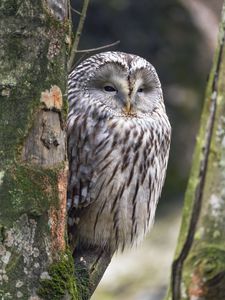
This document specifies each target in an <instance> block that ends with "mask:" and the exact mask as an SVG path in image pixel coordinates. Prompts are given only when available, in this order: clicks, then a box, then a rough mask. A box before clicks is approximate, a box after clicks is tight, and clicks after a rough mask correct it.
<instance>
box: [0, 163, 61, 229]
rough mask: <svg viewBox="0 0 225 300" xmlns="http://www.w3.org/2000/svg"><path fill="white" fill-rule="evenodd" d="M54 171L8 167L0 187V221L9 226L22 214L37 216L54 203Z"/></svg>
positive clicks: (56, 195) (55, 196)
mask: <svg viewBox="0 0 225 300" xmlns="http://www.w3.org/2000/svg"><path fill="white" fill-rule="evenodd" d="M58 171H59V170H58V169H54V170H52V169H44V170H43V169H41V168H38V166H36V167H35V168H34V166H29V165H26V164H24V165H18V164H16V163H15V164H14V165H12V166H10V167H9V168H8V169H7V170H6V173H5V176H4V179H3V183H2V185H1V188H0V198H1V209H2V210H3V211H4V215H2V216H1V222H3V223H4V224H8V223H10V219H11V220H12V219H14V220H15V219H16V218H17V216H19V215H21V214H22V213H27V214H30V215H34V216H40V215H42V214H43V213H44V212H46V211H47V210H48V209H49V206H50V204H51V205H52V204H54V203H55V204H56V205H57V203H58V189H57V182H58V177H57V174H58Z"/></svg>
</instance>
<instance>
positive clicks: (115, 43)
mask: <svg viewBox="0 0 225 300" xmlns="http://www.w3.org/2000/svg"><path fill="white" fill-rule="evenodd" d="M119 43H120V41H116V42H114V43H111V44H108V45H105V46H101V47H97V48H91V49H86V50H77V51H76V53H88V52H95V51H99V50H103V49H106V48H109V47H113V46H116V45H118V44H119Z"/></svg>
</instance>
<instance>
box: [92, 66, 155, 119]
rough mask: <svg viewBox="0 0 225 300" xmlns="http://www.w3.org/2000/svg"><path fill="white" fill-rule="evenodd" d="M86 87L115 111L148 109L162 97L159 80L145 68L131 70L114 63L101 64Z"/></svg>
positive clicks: (126, 112)
mask: <svg viewBox="0 0 225 300" xmlns="http://www.w3.org/2000/svg"><path fill="white" fill-rule="evenodd" d="M88 88H89V89H90V90H91V94H92V95H93V96H94V99H98V101H100V102H101V103H103V104H104V106H105V107H106V109H109V110H110V111H111V113H114V112H115V115H118V114H119V115H120V114H121V115H127V116H130V117H132V116H138V114H140V113H151V112H152V111H153V109H154V108H155V105H157V102H159V100H160V98H161V87H160V83H159V81H157V78H155V76H153V73H151V72H150V71H149V70H148V69H143V68H142V69H136V70H135V71H132V70H130V69H129V68H125V67H123V66H121V65H119V64H116V63H108V64H106V65H104V66H102V67H100V68H99V69H98V70H97V71H96V73H95V77H94V79H93V80H90V82H89V85H88Z"/></svg>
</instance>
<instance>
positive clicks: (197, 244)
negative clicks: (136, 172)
mask: <svg viewBox="0 0 225 300" xmlns="http://www.w3.org/2000/svg"><path fill="white" fill-rule="evenodd" d="M224 43H225V3H224V7H223V11H222V20H221V25H220V33H219V41H218V46H217V50H216V53H215V57H214V63H213V67H212V71H211V74H210V79H209V82H208V85H207V89H206V95H205V103H204V108H203V112H202V117H201V124H200V130H199V134H198V137H197V143H196V148H195V153H194V158H193V164H192V171H191V174H190V179H189V184H188V187H187V192H186V195H185V203H184V213H183V219H182V226H181V231H180V236H179V241H178V245H177V249H176V254H175V259H174V263H173V267H172V280H171V288H170V290H169V292H168V295H167V297H166V299H168V300H170V299H173V300H181V299H182V300H187V299H196V300H200V299H201V300H202V299H204V300H223V299H224V295H225V264H224V259H225V246H224V239H225V232H224V226H225V217H224V216H225V187H224V180H225V175H224V174H225V142H224V141H225V122H224V113H225V85H224V82H225V47H224Z"/></svg>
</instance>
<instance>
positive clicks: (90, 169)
mask: <svg viewBox="0 0 225 300" xmlns="http://www.w3.org/2000/svg"><path fill="white" fill-rule="evenodd" d="M71 123H73V125H72V126H68V131H67V132H68V139H67V148H68V160H69V179H68V208H69V210H73V209H78V208H82V207H85V206H87V205H89V204H90V203H91V202H93V201H94V198H92V196H91V194H92V193H91V190H92V189H93V187H94V186H95V182H96V177H97V176H96V172H95V169H96V164H97V162H98V152H99V151H98V150H99V148H100V147H101V146H104V141H106V140H107V138H108V137H107V136H108V133H107V132H104V131H102V130H101V121H99V120H95V119H93V118H90V117H87V116H86V115H85V114H80V115H77V116H75V118H74V120H73V122H71ZM69 124H70V123H69Z"/></svg>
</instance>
